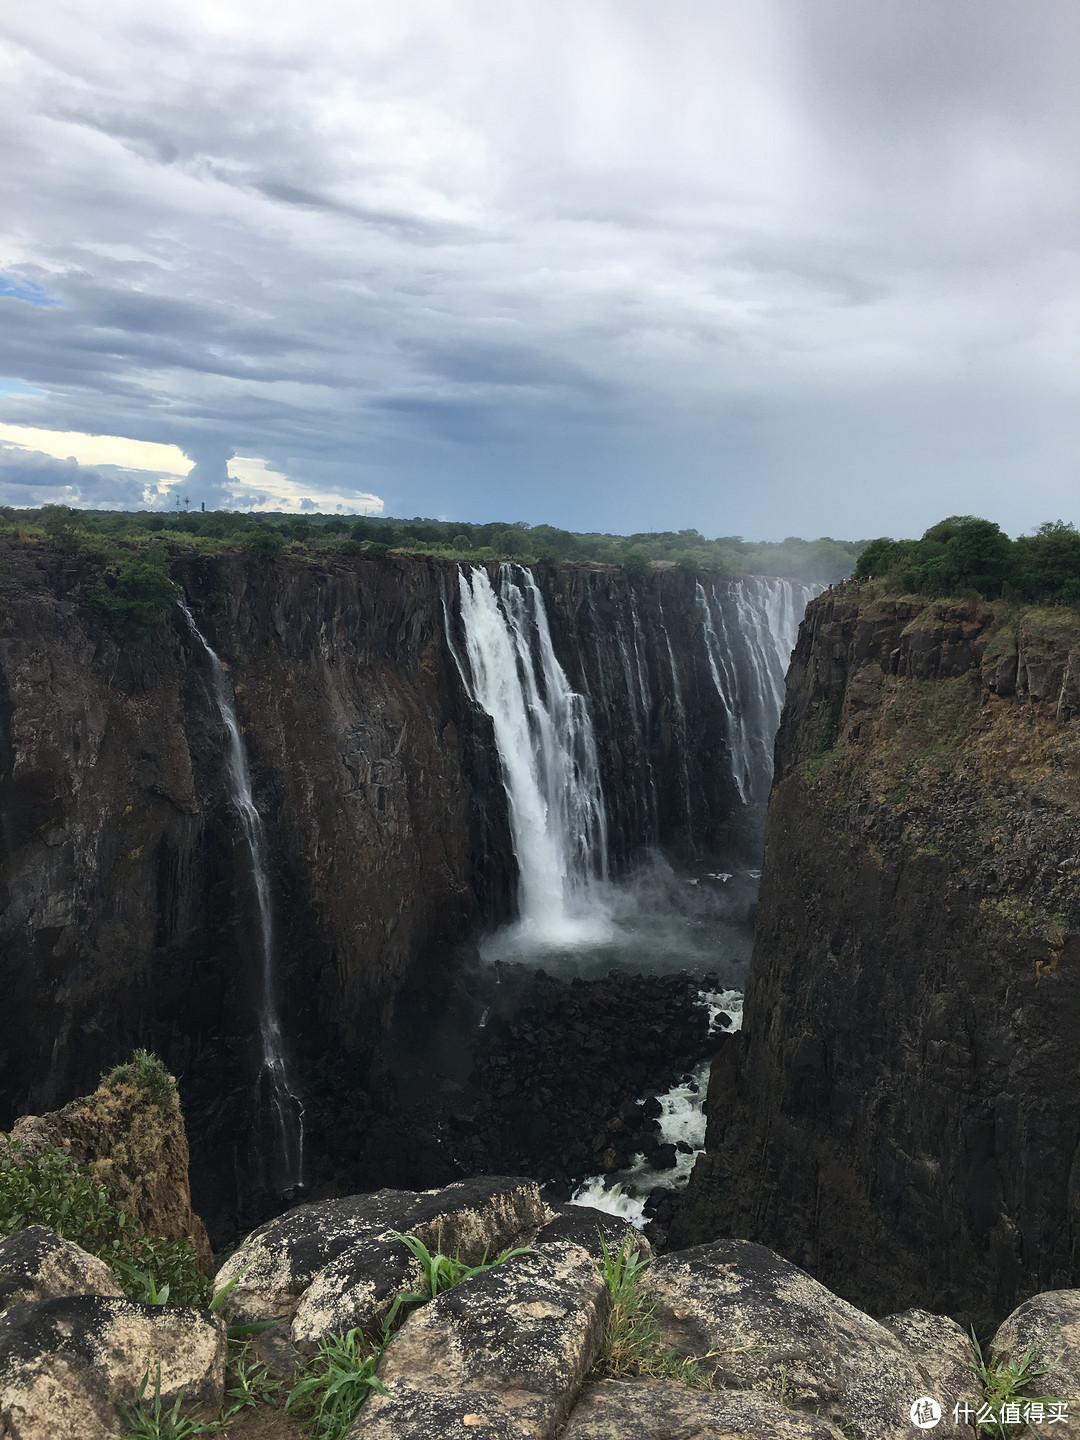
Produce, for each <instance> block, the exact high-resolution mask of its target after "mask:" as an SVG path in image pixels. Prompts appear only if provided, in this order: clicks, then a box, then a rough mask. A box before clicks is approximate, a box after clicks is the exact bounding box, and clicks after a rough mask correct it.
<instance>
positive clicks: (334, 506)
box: [228, 455, 384, 515]
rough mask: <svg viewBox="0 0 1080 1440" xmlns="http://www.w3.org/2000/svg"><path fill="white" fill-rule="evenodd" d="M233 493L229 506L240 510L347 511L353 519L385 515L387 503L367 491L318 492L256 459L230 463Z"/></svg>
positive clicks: (236, 459) (243, 457) (240, 457)
mask: <svg viewBox="0 0 1080 1440" xmlns="http://www.w3.org/2000/svg"><path fill="white" fill-rule="evenodd" d="M229 480H230V481H231V482H232V483H233V489H232V492H231V495H230V496H229V502H228V503H229V504H230V505H231V507H232V508H233V509H237V510H297V511H308V510H320V511H323V512H326V511H336V510H341V511H346V512H348V513H349V514H353V515H381V514H382V513H383V509H384V505H383V501H382V500H381V499H380V498H379V496H378V495H368V494H366V493H364V492H363V491H359V490H355V491H348V492H343V491H333V490H321V489H318V490H315V489H313V488H312V486H311V485H310V483H308V482H306V481H298V480H290V478H289V477H288V475H285V474H284V473H283V472H282V471H280V470H271V469H270V466H269V464H268V463H267V462H266V461H265V460H263V459H260V458H259V457H258V456H255V455H234V456H233V458H232V459H231V460H230V461H229Z"/></svg>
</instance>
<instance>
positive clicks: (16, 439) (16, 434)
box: [0, 422, 195, 479]
mask: <svg viewBox="0 0 1080 1440" xmlns="http://www.w3.org/2000/svg"><path fill="white" fill-rule="evenodd" d="M0 440H5V441H7V443H8V444H9V445H18V446H19V447H20V448H21V449H24V450H37V451H40V452H41V454H43V455H51V456H52V457H53V458H54V459H55V460H67V459H71V458H73V459H75V460H77V461H78V462H79V464H80V465H119V466H121V467H122V468H123V469H125V470H150V471H154V472H156V473H157V474H158V475H163V476H164V475H169V476H174V477H177V478H179V479H183V477H184V476H185V475H187V473H188V472H189V471H190V469H191V467H192V465H193V464H194V463H195V462H194V461H193V460H191V459H190V458H189V457H188V456H187V455H185V454H184V452H183V451H182V450H180V449H179V448H178V447H177V446H175V445H161V444H158V443H157V442H155V441H151V440H129V439H127V438H126V437H125V436H123V435H85V434H82V433H80V432H79V431H75V430H41V429H38V428H36V427H34V426H31V425H5V424H3V423H2V422H0Z"/></svg>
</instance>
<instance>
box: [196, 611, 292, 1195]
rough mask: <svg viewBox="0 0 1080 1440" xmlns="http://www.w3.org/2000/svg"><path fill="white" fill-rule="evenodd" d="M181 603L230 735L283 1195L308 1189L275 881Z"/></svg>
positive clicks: (217, 687)
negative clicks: (278, 946) (282, 987)
mask: <svg viewBox="0 0 1080 1440" xmlns="http://www.w3.org/2000/svg"><path fill="white" fill-rule="evenodd" d="M177 603H178V605H179V607H180V610H181V612H182V614H183V616H184V619H185V620H186V621H187V623H188V625H189V627H190V629H191V633H192V634H193V635H194V636H195V638H196V639H197V640H198V641H199V643H200V645H201V646H202V648H203V650H204V651H205V652H206V655H207V658H208V660H209V662H210V682H211V691H212V694H213V697H214V703H215V705H216V706H217V710H218V714H219V716H220V717H221V722H222V725H223V726H224V729H225V736H226V745H225V770H226V774H227V775H228V778H229V790H230V797H231V799H232V803H233V807H234V809H235V810H236V813H237V815H238V817H239V819H240V829H241V832H242V834H243V837H244V841H245V844H246V846H247V850H248V854H249V856H250V858H251V875H252V883H253V885H254V890H255V912H256V916H257V920H258V935H259V961H260V964H259V1000H258V1023H259V1041H260V1046H261V1051H262V1074H261V1076H260V1088H261V1087H262V1085H265V1087H266V1098H267V1100H268V1101H269V1106H270V1113H271V1116H272V1119H273V1125H274V1156H273V1161H272V1173H273V1181H274V1185H275V1188H276V1189H277V1190H278V1191H279V1192H281V1193H284V1192H285V1191H287V1190H292V1189H295V1188H297V1187H298V1186H300V1185H302V1184H303V1183H304V1107H303V1105H302V1104H301V1103H300V1099H299V1097H298V1095H297V1094H296V1091H295V1089H294V1088H293V1083H292V1081H291V1079H290V1075H289V1062H288V1057H287V1054H286V1048H285V1039H284V1036H283V1035H282V1031H281V1022H280V1020H279V1018H278V1010H277V996H276V993H275V992H276V983H275V982H276V974H275V971H276V951H275V946H274V917H273V908H272V906H271V901H270V880H269V876H268V875H267V870H266V832H265V828H264V826H263V821H262V816H261V815H260V814H259V811H258V809H257V807H256V805H255V801H254V798H253V796H252V792H251V772H250V770H249V768H248V762H247V754H246V752H245V750H244V742H243V740H242V739H241V736H240V723H239V720H238V719H237V714H236V700H235V698H234V696H233V690H232V686H231V685H230V683H229V677H228V675H227V674H226V672H225V667H224V665H222V663H221V661H220V659H219V658H218V656H217V653H216V652H215V651H214V649H213V647H212V646H211V645H210V642H209V641H208V640H207V638H206V636H205V635H204V634H203V633H202V631H201V630H200V629H199V627H198V625H196V623H195V617H194V616H193V615H192V613H191V611H190V610H189V609H188V607H187V605H186V604H185V603H184V601H183V600H179V601H178V602H177Z"/></svg>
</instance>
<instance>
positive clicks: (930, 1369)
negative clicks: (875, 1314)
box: [881, 1310, 977, 1410]
mask: <svg viewBox="0 0 1080 1440" xmlns="http://www.w3.org/2000/svg"><path fill="white" fill-rule="evenodd" d="M881 1323H882V1325H884V1326H885V1329H886V1330H891V1331H892V1333H893V1334H894V1335H895V1336H896V1338H897V1339H898V1340H899V1341H900V1343H901V1344H902V1345H903V1346H904V1347H905V1348H906V1349H907V1350H909V1351H910V1352H911V1354H912V1355H916V1356H918V1359H919V1363H920V1364H921V1365H922V1368H923V1369H924V1370H925V1372H926V1374H927V1375H928V1376H929V1377H930V1381H931V1387H932V1388H931V1389H930V1391H929V1392H928V1393H929V1394H931V1395H935V1396H937V1397H938V1398H939V1400H940V1399H941V1398H942V1397H944V1396H949V1397H950V1399H949V1409H950V1410H951V1409H952V1407H953V1405H955V1403H956V1401H957V1400H958V1399H960V1397H961V1396H963V1395H970V1394H971V1393H972V1392H973V1391H974V1390H975V1389H976V1388H977V1386H976V1385H975V1382H974V1372H973V1371H972V1369H971V1361H972V1360H973V1359H974V1358H975V1352H974V1351H973V1350H972V1348H971V1340H970V1338H969V1336H968V1334H967V1332H966V1331H965V1330H964V1329H963V1328H962V1327H961V1326H960V1325H958V1324H957V1323H956V1321H955V1320H951V1319H950V1318H949V1316H948V1315H932V1314H931V1313H930V1311H929V1310H905V1311H904V1312H903V1313H902V1314H900V1315H886V1316H885V1318H884V1319H883V1320H882V1322H881Z"/></svg>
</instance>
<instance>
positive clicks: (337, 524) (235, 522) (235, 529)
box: [0, 505, 865, 624]
mask: <svg viewBox="0 0 1080 1440" xmlns="http://www.w3.org/2000/svg"><path fill="white" fill-rule="evenodd" d="M4 531H6V532H7V537H8V538H9V539H15V540H22V541H23V542H24V543H29V544H32V543H34V542H35V540H37V539H39V538H41V537H44V538H47V539H48V540H50V541H51V542H52V543H54V544H57V545H60V546H62V547H63V548H64V549H66V550H69V551H71V552H72V553H79V554H83V555H87V556H90V557H92V558H97V559H98V560H99V561H100V562H102V563H103V564H105V565H106V566H113V567H115V566H117V565H118V564H120V563H121V562H122V561H123V558H124V556H125V554H129V553H130V551H131V549H132V548H133V547H135V548H138V549H143V548H145V547H146V546H147V544H148V542H150V540H151V539H152V537H157V538H158V541H159V544H160V543H161V542H168V545H169V547H170V548H171V549H173V550H176V549H178V548H180V549H192V550H200V551H209V552H211V553H212V552H214V551H218V550H221V549H224V548H228V547H233V546H240V547H241V548H242V549H244V550H246V551H248V552H249V553H251V554H253V555H256V556H258V557H260V558H263V559H273V558H274V557H275V556H277V555H279V554H281V553H282V551H283V550H285V549H287V548H288V549H293V550H299V551H303V552H308V553H312V554H315V555H319V554H323V555H327V556H329V555H333V554H339V555H355V554H361V553H362V554H366V555H370V556H374V557H375V558H381V557H383V556H385V555H387V554H390V553H392V552H397V553H401V554H414V555H440V556H444V557H446V558H448V559H453V560H522V561H530V562H531V561H540V562H549V563H556V562H558V561H562V560H569V561H577V562H579V563H586V564H598V565H620V566H623V567H624V568H625V569H627V570H628V571H630V572H631V573H642V572H643V571H646V570H648V569H649V568H650V567H651V566H653V565H661V566H672V565H674V566H678V567H679V568H680V569H682V570H686V571H689V572H690V573H697V572H698V571H702V570H710V571H718V572H719V573H721V574H725V575H750V574H753V575H782V576H785V577H787V578H789V579H793V580H803V581H806V582H808V583H815V582H817V583H822V584H826V583H829V582H831V581H834V580H839V579H841V578H842V577H844V576H845V575H849V574H850V573H851V570H852V566H853V565H854V564H855V560H856V558H857V556H858V554H859V552H860V550H861V549H862V548H863V546H864V544H865V542H864V541H848V540H833V539H831V538H829V537H828V536H825V537H822V538H821V539H818V540H801V539H799V538H798V537H795V536H789V537H788V539H786V540H781V541H765V540H762V541H753V540H744V539H743V538H742V536H740V535H724V536H721V537H719V538H718V539H713V540H709V539H706V538H705V536H704V535H701V534H700V533H699V532H698V531H697V530H664V531H641V532H639V533H637V534H634V535H607V534H599V533H590V534H578V533H576V532H574V531H571V530H561V529H558V528H557V527H555V526H552V525H531V526H530V525H526V524H524V523H523V522H520V521H519V522H517V523H516V524H507V523H506V522H505V521H491V522H490V523H487V524H483V525H472V524H467V523H465V522H462V521H460V520H431V519H421V518H420V517H419V516H416V517H415V518H414V519H412V520H399V519H390V518H382V517H368V516H364V517H361V518H357V517H355V516H344V515H319V514H314V515H278V514H260V515H252V514H250V513H237V512H233V511H228V510H214V511H206V512H203V511H201V510H200V511H195V512H193V513H188V512H187V511H183V512H178V513H176V514H171V513H162V512H161V511H140V512H137V513H129V512H126V511H102V510H72V509H70V508H69V507H68V506H66V505H46V506H44V507H43V508H41V509H39V510H14V509H12V508H10V507H9V506H2V507H0V533H3V532H4ZM133 578H135V577H133ZM137 578H138V579H139V582H140V583H142V582H143V581H148V579H149V578H150V577H148V576H140V577H137ZM121 582H124V584H125V585H127V584H129V583H130V582H129V581H127V580H126V579H125V576H124V575H123V574H121V573H120V572H117V575H116V579H115V583H114V584H113V586H112V589H113V591H114V592H115V594H116V601H117V603H118V607H119V608H117V609H116V610H115V614H116V615H117V616H118V617H121V616H124V617H126V616H127V615H128V614H129V613H132V612H130V611H129V610H128V609H125V608H124V607H123V605H120V604H119V602H128V601H141V600H142V599H143V597H142V595H141V594H138V595H136V594H132V595H128V594H127V593H126V592H125V590H124V589H123V587H122V584H121ZM151 598H153V597H151ZM102 603H103V604H106V608H108V605H107V603H106V602H105V601H104V600H103V601H102ZM110 613H114V612H110ZM118 623H119V624H126V623H127V620H126V619H125V618H118Z"/></svg>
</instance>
